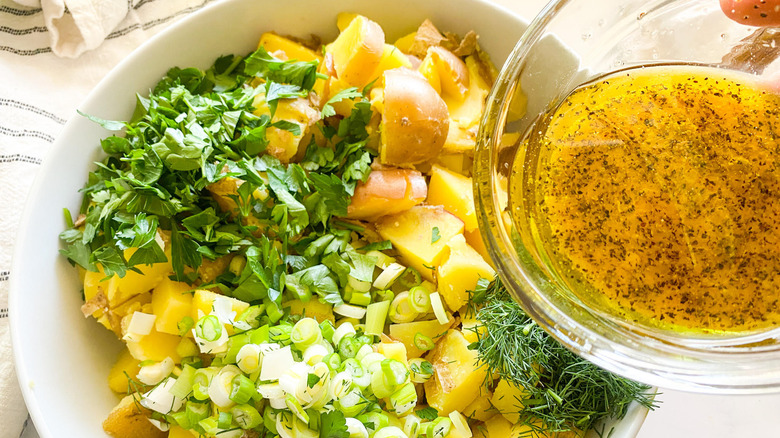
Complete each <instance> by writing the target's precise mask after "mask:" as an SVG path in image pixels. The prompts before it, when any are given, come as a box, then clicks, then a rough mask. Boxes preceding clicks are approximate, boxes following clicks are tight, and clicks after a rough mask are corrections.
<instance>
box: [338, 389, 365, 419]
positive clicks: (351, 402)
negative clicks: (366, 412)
mask: <svg viewBox="0 0 780 438" xmlns="http://www.w3.org/2000/svg"><path fill="white" fill-rule="evenodd" d="M337 404H338V409H339V410H340V411H341V412H343V413H344V415H345V416H347V417H354V416H356V415H358V414H359V413H360V412H362V411H363V409H364V408H365V407H366V401H365V398H364V397H363V393H362V392H361V391H360V389H359V388H352V390H350V391H349V392H348V393H347V395H345V396H344V397H341V398H340V399H339V400H338V402H337Z"/></svg>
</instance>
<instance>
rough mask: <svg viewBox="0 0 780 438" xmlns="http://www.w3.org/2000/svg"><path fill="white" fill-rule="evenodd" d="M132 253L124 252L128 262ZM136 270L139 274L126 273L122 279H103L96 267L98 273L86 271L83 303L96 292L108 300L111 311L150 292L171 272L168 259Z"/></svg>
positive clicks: (130, 250) (114, 276) (101, 273)
mask: <svg viewBox="0 0 780 438" xmlns="http://www.w3.org/2000/svg"><path fill="white" fill-rule="evenodd" d="M132 253H133V249H132V248H131V249H128V250H126V251H125V259H128V260H129V259H130V257H131V256H132ZM136 268H138V269H139V270H140V271H141V273H138V272H135V271H127V272H126V273H125V276H124V277H119V276H118V275H116V274H114V275H113V276H111V278H109V279H105V278H106V275H105V274H104V273H103V268H101V267H98V272H92V271H87V272H86V273H85V274H84V299H85V301H89V300H91V299H92V298H94V297H95V296H96V295H97V294H98V292H102V293H103V294H104V295H105V297H106V298H107V299H108V307H109V308H111V309H113V308H116V307H118V306H120V305H121V304H122V303H124V302H125V301H127V300H129V299H131V298H133V297H134V296H136V295H140V294H142V293H144V292H148V291H150V290H152V289H153V288H154V287H155V286H157V284H158V283H160V282H161V281H162V279H163V278H165V277H167V276H168V275H170V274H171V272H173V267H172V266H171V262H170V258H169V261H167V262H163V263H155V264H152V265H138V266H136ZM104 279H105V280H104Z"/></svg>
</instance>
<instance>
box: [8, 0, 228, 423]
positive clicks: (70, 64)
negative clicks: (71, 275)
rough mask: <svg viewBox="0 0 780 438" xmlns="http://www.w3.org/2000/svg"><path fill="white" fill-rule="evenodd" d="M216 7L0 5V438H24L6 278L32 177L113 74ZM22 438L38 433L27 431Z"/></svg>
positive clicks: (157, 1) (131, 1)
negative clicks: (177, 23) (174, 28)
mask: <svg viewBox="0 0 780 438" xmlns="http://www.w3.org/2000/svg"><path fill="white" fill-rule="evenodd" d="M211 1H214V0H17V1H16V2H12V1H11V0H0V438H19V436H20V433H21V431H22V427H23V425H24V423H25V420H27V418H28V417H27V410H26V408H25V405H24V401H23V400H22V396H21V392H20V389H19V388H20V387H19V384H18V383H17V381H16V374H15V371H14V365H13V354H12V349H11V340H10V334H9V323H8V314H9V309H8V292H9V290H8V288H9V284H8V283H9V281H8V280H9V279H10V278H11V277H12V276H13V272H12V271H11V255H12V253H13V243H14V238H15V236H16V233H17V229H18V222H19V218H20V216H21V213H22V207H23V205H24V202H25V199H26V197H27V193H28V190H29V188H30V186H31V184H32V182H33V179H34V177H35V173H36V172H37V170H38V168H39V167H40V165H41V163H42V162H43V160H45V159H46V152H47V151H48V150H49V147H50V145H51V143H52V142H53V141H54V139H55V138H56V137H57V135H58V134H59V132H60V130H61V129H62V126H63V125H64V124H65V122H66V121H67V120H68V119H69V118H71V117H73V116H75V115H76V111H75V109H76V107H77V106H78V105H79V104H80V103H81V101H82V100H83V99H84V98H85V97H86V95H87V93H88V92H89V91H90V90H91V89H92V88H94V86H95V85H96V84H97V82H98V81H99V80H100V79H102V78H103V76H105V74H106V73H108V71H109V70H111V69H112V68H113V67H114V66H115V65H116V64H117V63H118V62H119V61H121V60H122V59H123V58H124V57H125V56H127V54H128V53H130V51H132V50H133V49H134V48H136V47H137V46H138V45H140V44H141V43H142V42H144V41H146V40H147V39H148V38H149V37H151V36H152V35H153V34H155V33H157V32H158V31H159V30H161V29H163V28H164V27H165V26H166V25H167V24H169V23H171V22H172V21H173V20H175V19H177V18H179V17H182V16H185V15H187V14H189V13H191V12H193V11H195V10H198V9H200V8H201V7H203V6H204V5H206V4H208V3H210V2H211ZM58 55H61V56H58ZM77 56H78V59H75V57H77ZM26 293H35V291H26ZM24 384H25V383H24V382H22V385H24ZM25 436H34V431H31V428H28V430H27V431H26V434H25Z"/></svg>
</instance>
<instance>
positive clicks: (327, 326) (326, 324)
mask: <svg viewBox="0 0 780 438" xmlns="http://www.w3.org/2000/svg"><path fill="white" fill-rule="evenodd" d="M335 331H336V327H334V326H333V322H332V321H331V320H329V319H326V320H325V321H322V322H321V323H320V332H322V339H325V340H326V341H328V342H330V343H333V332H335Z"/></svg>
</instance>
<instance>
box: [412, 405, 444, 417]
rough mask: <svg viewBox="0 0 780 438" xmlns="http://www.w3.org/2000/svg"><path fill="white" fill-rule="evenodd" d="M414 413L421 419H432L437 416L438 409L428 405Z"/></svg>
mask: <svg viewBox="0 0 780 438" xmlns="http://www.w3.org/2000/svg"><path fill="white" fill-rule="evenodd" d="M414 413H415V414H417V416H418V417H420V418H422V419H423V420H428V421H433V420H435V419H436V418H437V417H438V416H439V411H437V410H436V408H432V407H430V406H428V407H427V408H423V409H418V410H416V411H414Z"/></svg>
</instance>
